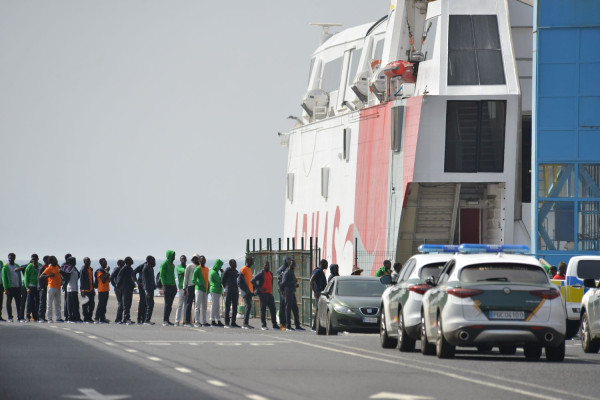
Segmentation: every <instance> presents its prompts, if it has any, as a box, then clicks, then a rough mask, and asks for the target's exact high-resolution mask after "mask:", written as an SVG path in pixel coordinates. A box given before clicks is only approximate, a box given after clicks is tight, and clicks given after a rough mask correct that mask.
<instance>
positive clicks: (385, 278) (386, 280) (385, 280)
mask: <svg viewBox="0 0 600 400" xmlns="http://www.w3.org/2000/svg"><path fill="white" fill-rule="evenodd" d="M379 282H381V283H382V284H383V285H391V284H392V276H391V275H383V276H382V277H381V278H379Z"/></svg>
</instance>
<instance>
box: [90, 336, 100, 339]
mask: <svg viewBox="0 0 600 400" xmlns="http://www.w3.org/2000/svg"><path fill="white" fill-rule="evenodd" d="M88 337H89V338H90V339H98V336H88Z"/></svg>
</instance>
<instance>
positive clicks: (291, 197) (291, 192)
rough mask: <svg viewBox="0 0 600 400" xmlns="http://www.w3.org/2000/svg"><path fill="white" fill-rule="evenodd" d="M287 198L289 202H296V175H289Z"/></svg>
mask: <svg viewBox="0 0 600 400" xmlns="http://www.w3.org/2000/svg"><path fill="white" fill-rule="evenodd" d="M287 198H288V200H289V201H294V173H293V172H289V173H288V174H287Z"/></svg>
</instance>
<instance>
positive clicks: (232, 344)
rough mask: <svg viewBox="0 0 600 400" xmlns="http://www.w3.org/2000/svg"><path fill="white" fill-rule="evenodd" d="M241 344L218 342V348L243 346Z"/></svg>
mask: <svg viewBox="0 0 600 400" xmlns="http://www.w3.org/2000/svg"><path fill="white" fill-rule="evenodd" d="M241 345H242V344H241V343H239V342H220V343H219V342H217V346H241Z"/></svg>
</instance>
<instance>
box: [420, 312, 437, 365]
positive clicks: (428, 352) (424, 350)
mask: <svg viewBox="0 0 600 400" xmlns="http://www.w3.org/2000/svg"><path fill="white" fill-rule="evenodd" d="M420 331H421V354H423V355H424V356H432V355H434V354H435V346H434V345H433V344H431V343H429V340H427V328H425V317H424V316H423V314H421V329H420Z"/></svg>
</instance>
